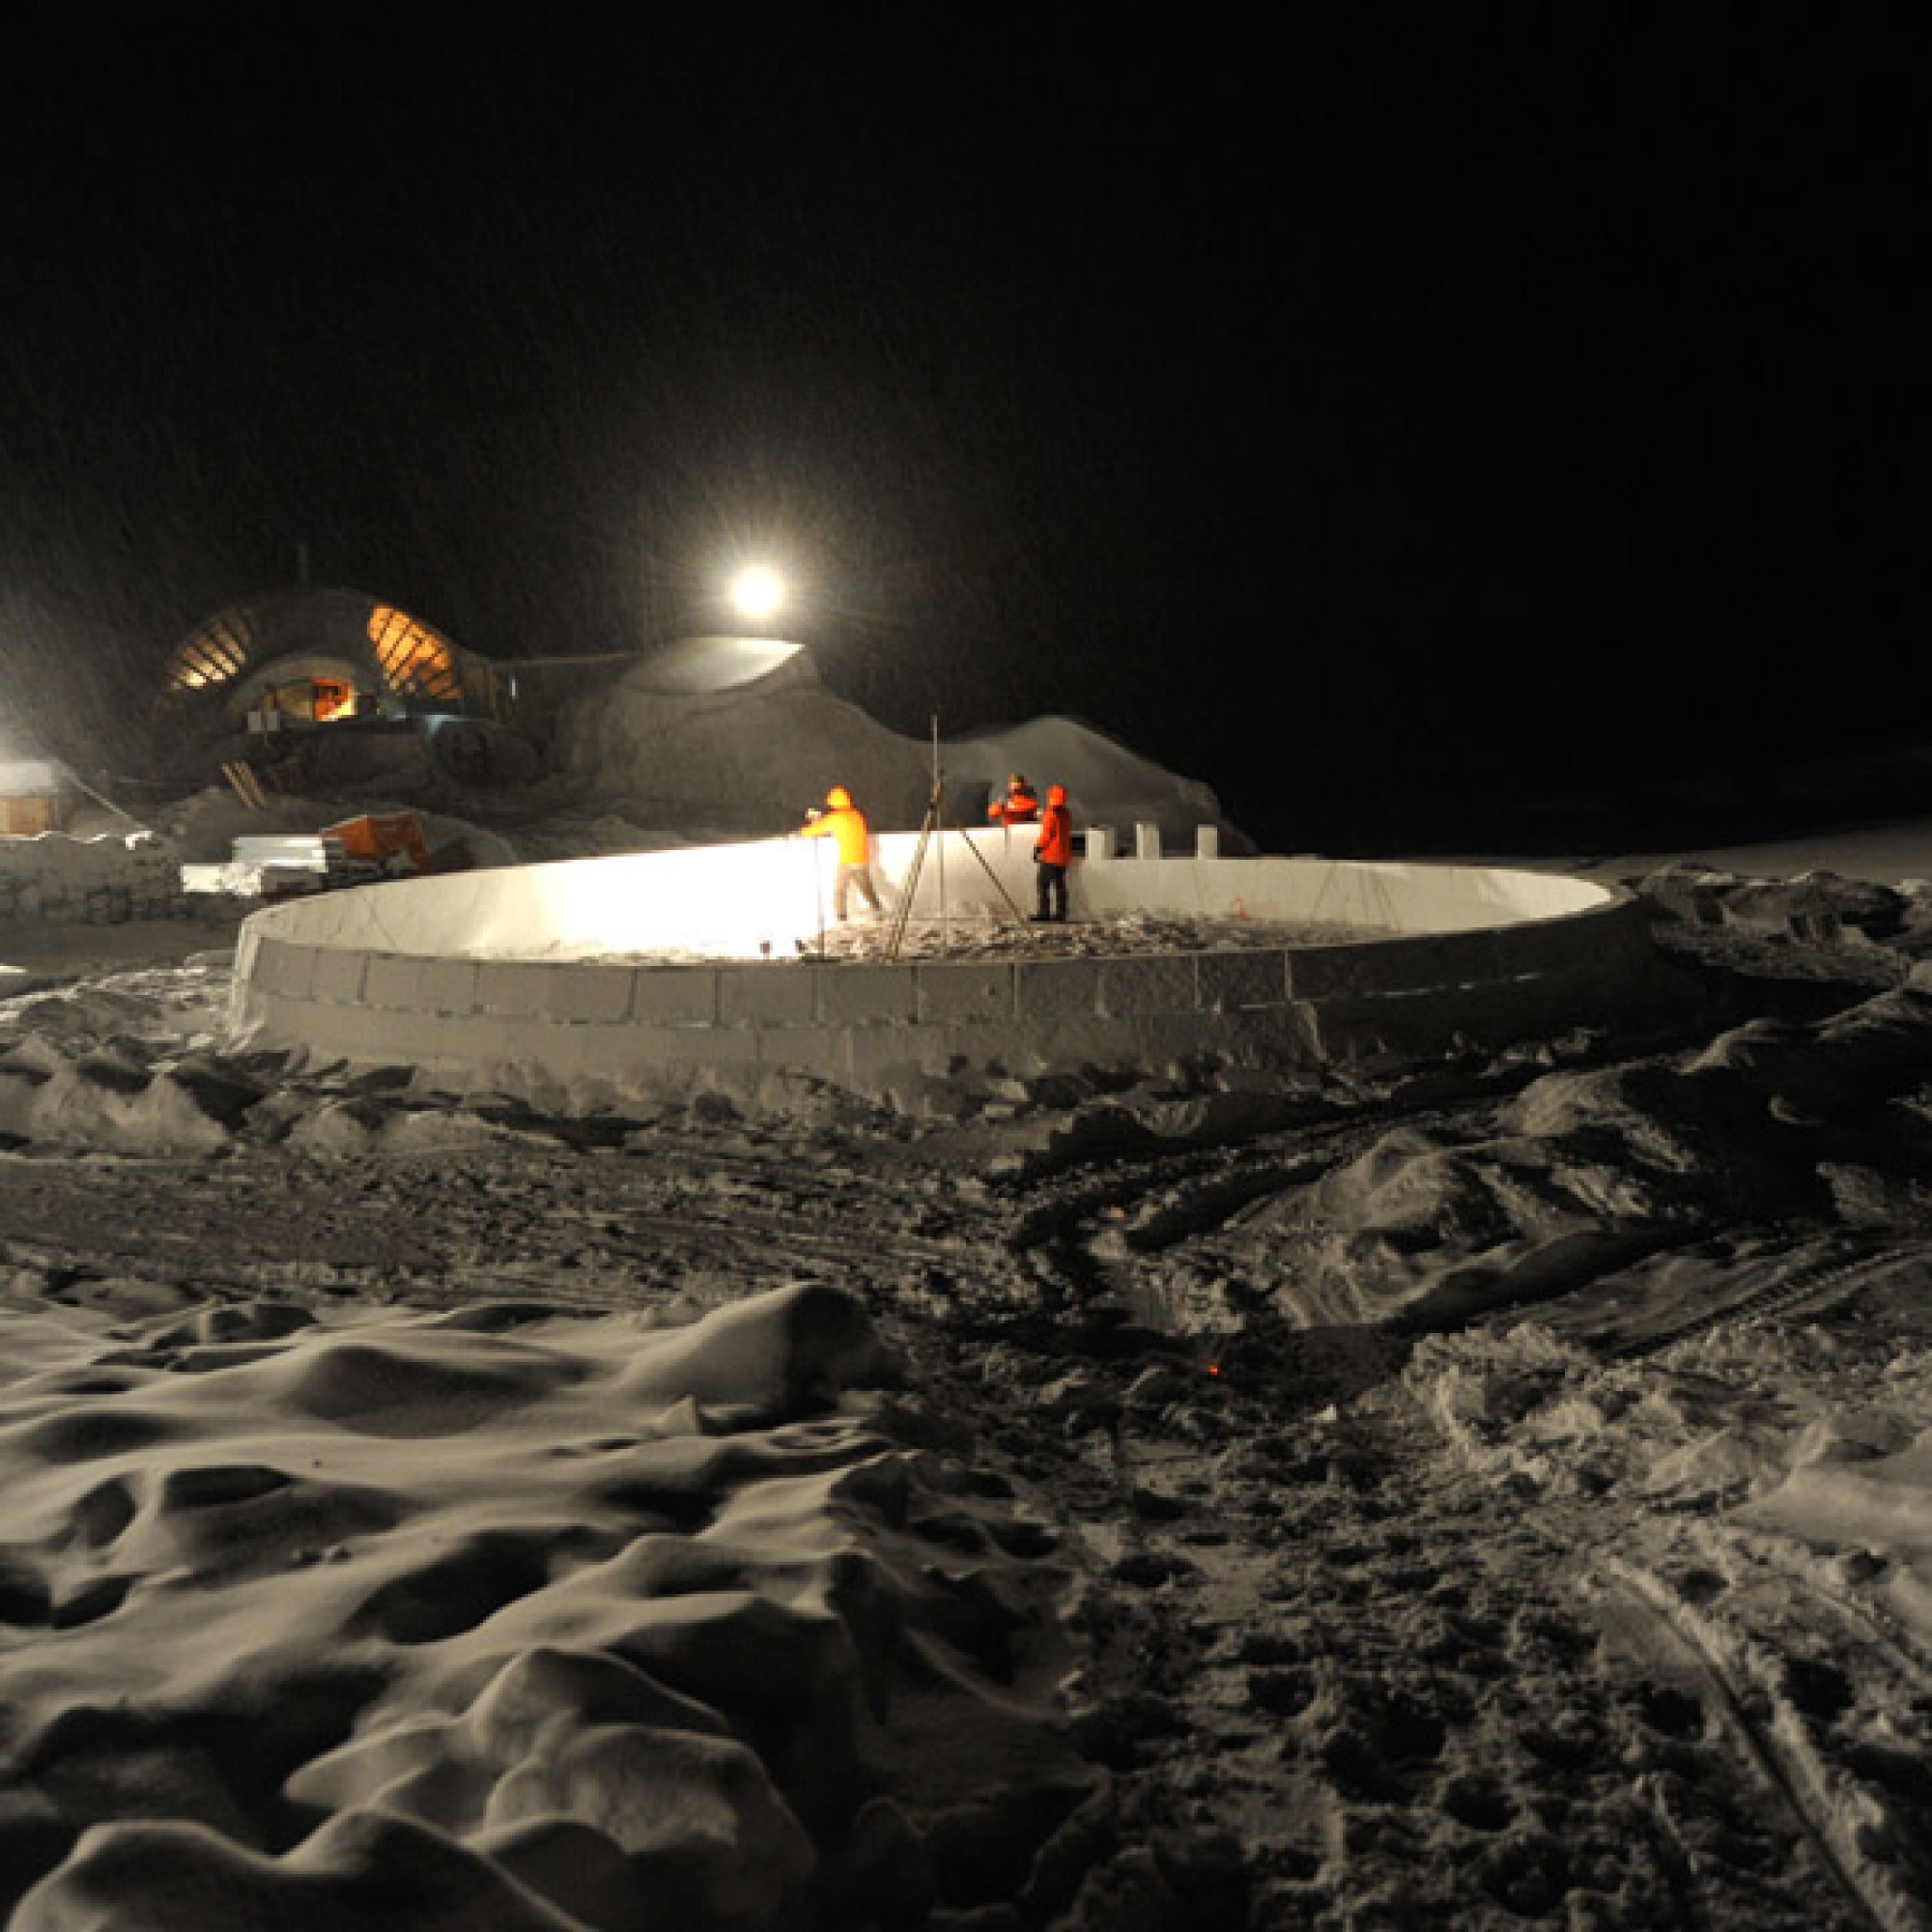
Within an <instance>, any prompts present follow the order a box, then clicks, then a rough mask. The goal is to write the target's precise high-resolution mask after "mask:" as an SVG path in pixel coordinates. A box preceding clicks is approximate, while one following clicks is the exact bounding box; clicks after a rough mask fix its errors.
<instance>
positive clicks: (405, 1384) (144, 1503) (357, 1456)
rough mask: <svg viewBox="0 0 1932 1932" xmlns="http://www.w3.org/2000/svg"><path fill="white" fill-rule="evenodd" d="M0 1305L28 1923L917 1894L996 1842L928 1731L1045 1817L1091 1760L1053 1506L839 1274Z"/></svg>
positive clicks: (13, 1814)
mask: <svg viewBox="0 0 1932 1932" xmlns="http://www.w3.org/2000/svg"><path fill="white" fill-rule="evenodd" d="M216 1318H218V1319H216ZM0 1336H4V1338H5V1342H6V1346H5V1347H4V1348H3V1349H0V1361H5V1362H6V1363H7V1364H8V1365H9V1366H8V1369H7V1371H6V1374H5V1385H4V1386H0V1474H4V1479H5V1483H6V1488H7V1493H8V1497H9V1513H10V1528H11V1535H12V1537H13V1538H14V1540H13V1541H12V1542H10V1543H9V1545H8V1547H7V1549H6V1551H5V1552H4V1554H0V1616H4V1620H5V1622H6V1623H8V1624H9V1625H12V1626H14V1627H16V1634H24V1633H32V1632H38V1633H41V1634H52V1633H55V1632H58V1633H59V1639H58V1641H57V1642H43V1643H40V1644H39V1645H38V1646H37V1648H36V1651H35V1662H34V1666H33V1668H32V1669H31V1670H28V1671H23V1672H21V1673H20V1674H19V1680H18V1682H17V1683H16V1685H15V1687H14V1689H15V1695H14V1698H13V1700H12V1703H11V1706H10V1713H9V1718H10V1721H9V1724H8V1726H7V1731H6V1737H5V1740H4V1742H0V1766H4V1772H3V1773H0V1775H4V1777H5V1784H6V1789H7V1790H8V1792H9V1793H10V1798H9V1811H8V1823H9V1827H10V1839H9V1858H8V1860H7V1861H6V1862H5V1869H4V1872H0V1914H4V1913H5V1912H6V1911H7V1910H8V1909H9V1908H10V1907H11V1908H12V1909H13V1915H14V1916H13V1917H12V1918H9V1919H8V1923H9V1924H11V1925H13V1926H15V1927H18V1928H21V1932H66V1928H70V1927H78V1926H81V1925H99V1924H104V1923H108V1922H112V1923H115V1924H121V1925H136V1924H141V1925H146V1924H159V1923H162V1922H166V1923H169V1924H177V1925H190V1924H193V1925H203V1924H207V1925H213V1924H215V1923H220V1924H222V1925H232V1926H238V1927H240V1926H251V1927H262V1928H268V1927H275V1928H279V1932H307V1928H316V1932H323V1928H327V1932H335V1928H338V1927H342V1926H345V1925H348V1924H351V1923H363V1922H366V1919H365V1917H364V1914H365V1912H366V1909H367V1903H366V1902H367V1900H369V1899H370V1898H371V1897H381V1898H382V1899H383V1900H384V1902H385V1916H384V1919H383V1922H384V1924H403V1923H408V1924H412V1925H430V1924H436V1925H457V1924H463V1925H490V1926H528V1927H531V1928H537V1927H546V1928H554V1932H565V1928H570V1927H580V1928H582V1927H586V1926H615V1925H637V1926H642V1925H645V1924H652V1925H658V1924H663V1925H676V1926H680V1927H685V1928H689V1932H728V1928H753V1927H764V1926H769V1925H775V1924H778V1923H781V1922H785V1923H790V1922H794V1916H795V1922H799V1923H804V1922H807V1920H808V1919H809V1920H810V1922H811V1923H814V1924H832V1923H843V1924H856V1923H861V1922H866V1923H883V1922H888V1920H890V1922H893V1923H912V1922H915V1920H914V1918H910V1917H905V1916H903V1915H904V1913H905V1911H906V1909H907V1908H908V1907H913V1906H918V1907H922V1908H923V1906H924V1905H926V1904H929V1903H930V1902H931V1900H932V1898H933V1896H934V1891H935V1882H934V1876H933V1873H934V1866H935V1861H941V1860H948V1861H971V1860H972V1859H974V1858H976V1857H979V1858H993V1857H1010V1856H1011V1855H1012V1850H1011V1846H1010V1843H1009V1841H1010V1838H1011V1834H1012V1833H1013V1831H1014V1829H1015V1827H1014V1825H1013V1823H1012V1820H1011V1819H1010V1818H1008V1817H1006V1816H1004V1815H1003V1816H1002V1817H1001V1818H1000V1819H998V1820H994V1819H992V1818H991V1817H990V1816H985V1817H981V1816H979V1815H978V1814H977V1813H975V1812H974V1811H973V1809H972V1807H971V1806H963V1805H962V1804H961V1802H960V1794H959V1793H958V1792H957V1791H956V1790H955V1788H954V1786H955V1783H956V1781H957V1773H956V1770H955V1768H954V1767H953V1766H952V1764H951V1762H950V1760H949V1754H948V1752H947V1751H946V1750H945V1749H944V1748H940V1747H938V1743H939V1740H941V1739H948V1738H954V1737H959V1736H964V1735H971V1736H972V1737H973V1738H974V1740H975V1742H976V1749H977V1751H978V1752H980V1753H983V1752H986V1751H988V1750H990V1752H991V1761H992V1762H993V1763H994V1764H995V1765H996V1766H997V1767H998V1768H999V1771H1000V1773H1001V1779H1002V1783H1003V1784H1004V1785H1006V1786H1007V1787H1008V1788H1009V1794H1010V1795H1011V1796H1012V1797H1013V1798H1015V1799H1017V1798H1018V1797H1020V1796H1022V1795H1024V1796H1025V1797H1026V1798H1027V1801H1028V1804H1029V1805H1030V1808H1031V1812H1032V1818H1033V1823H1032V1825H1031V1827H1030V1830H1029V1833H1028V1834H1027V1840H1026V1843H1025V1844H1024V1845H1023V1846H1022V1847H1021V1850H1022V1851H1025V1850H1027V1849H1030V1847H1031V1845H1032V1844H1033V1843H1037V1840H1038V1839H1039V1838H1040V1837H1043V1836H1044V1835H1045V1833H1047V1832H1048V1831H1049V1830H1051V1829H1052V1827H1053V1825H1054V1824H1055V1823H1057V1822H1058V1820H1059V1819H1060V1818H1061V1817H1063V1816H1064V1815H1065V1811H1066V1810H1067V1808H1068V1807H1069V1805H1070V1804H1071V1803H1072V1802H1073V1800H1074V1799H1075V1798H1076V1797H1078V1796H1079V1795H1082V1794H1083V1793H1084V1791H1085V1790H1086V1789H1087V1788H1088V1787H1089V1786H1090V1785H1091V1783H1092V1774H1091V1772H1088V1771H1086V1770H1085V1769H1083V1767H1082V1766H1081V1764H1080V1762H1079V1760H1078V1759H1077V1758H1076V1757H1075V1756H1074V1755H1073V1754H1072V1751H1071V1749H1070V1747H1069V1746H1068V1745H1067V1744H1066V1742H1065V1738H1064V1736H1063V1731H1064V1723H1063V1720H1062V1719H1061V1718H1060V1716H1059V1703H1058V1698H1057V1694H1056V1691H1057V1685H1058V1681H1059V1677H1060V1674H1061V1673H1062V1672H1063V1671H1064V1669H1065V1646H1064V1639H1063V1638H1061V1637H1060V1636H1059V1635H1058V1634H1057V1632H1058V1620H1057V1616H1056V1614H1055V1612H1054V1606H1055V1605H1056V1603H1057V1602H1058V1600H1059V1597H1060V1595H1061V1593H1062V1591H1063V1590H1064V1588H1065V1571H1064V1567H1063V1564H1062V1562H1061V1559H1060V1558H1059V1557H1058V1555H1057V1554H1056V1552H1055V1548H1054V1547H1053V1546H1054V1541H1055V1540H1054V1539H1053V1538H1052V1537H1051V1536H1050V1535H1048V1534H1047V1533H1046V1532H1045V1531H1044V1530H1043V1528H1042V1527H1041V1526H1039V1525H1037V1524H1032V1523H1030V1522H1026V1521H1023V1520H1021V1519H1020V1518H1019V1517H1018V1516H1017V1514H1016V1513H1015V1509H1014V1506H1013V1505H1012V1504H1011V1503H1010V1502H1009V1501H1008V1500H1005V1499H1002V1498H1000V1497H993V1496H988V1495H986V1494H984V1493H983V1492H980V1493H976V1492H975V1491H974V1488H973V1486H972V1485H971V1484H970V1483H969V1482H968V1480H967V1478H966V1475H965V1472H963V1471H961V1470H959V1469H957V1468H955V1467H954V1466H952V1464H950V1463H947V1462H946V1461H945V1460H944V1459H942V1458H941V1457H939V1456H936V1455H934V1454H933V1453H932V1452H931V1451H929V1450H926V1449H923V1448H920V1447H917V1446H915V1445H914V1443H913V1442H911V1441H901V1440H900V1439H898V1436H897V1435H895V1429H896V1428H898V1427H900V1423H901V1418H900V1414H899V1410H898V1408H897V1406H896V1405H897V1403H898V1400H899V1399H898V1398H896V1397H895V1395H893V1394H892V1393H891V1391H890V1389H889V1387H888V1386H887V1385H888V1384H890V1383H891V1382H892V1381H893V1380H895V1379H896V1378H897V1375H896V1371H895V1364H894V1363H893V1361H892V1359H891V1357H890V1355H889V1354H888V1352H887V1351H886V1350H885V1349H884V1348H883V1347H882V1346H881V1345H880V1343H879V1341H878V1338H877V1337H876V1335H875V1334H874V1333H873V1330H872V1328H871V1324H870V1322H869V1321H868V1319H867V1316H866V1315H865V1313H864V1312H863V1310H862V1309H861V1307H860V1306H859V1304H858V1303H857V1302H856V1301H854V1300H852V1299H850V1298H848V1297H847V1296H846V1295H844V1294H843V1293H840V1292H838V1291H837V1290H834V1289H832V1288H829V1287H825V1286H816V1285H810V1284H804V1285H797V1286H794V1287H790V1288H783V1289H779V1290H776V1291H772V1292H768V1293H763V1294H758V1295H754V1296H752V1297H749V1298H747V1299H745V1300H742V1301H740V1302H738V1303H736V1304H735V1305H733V1306H730V1307H726V1308H724V1309H721V1310H719V1311H718V1312H716V1313H714V1314H712V1315H709V1316H706V1317H703V1318H701V1319H699V1320H698V1321H696V1322H695V1323H692V1324H689V1325H686V1326H683V1327H658V1326H656V1325H654V1324H653V1323H651V1322H650V1321H647V1320H643V1319H640V1318H639V1317H637V1316H635V1315H624V1316H620V1315H611V1316H604V1317H597V1318H584V1317H580V1316H573V1315H565V1314H558V1313H555V1312H554V1311H552V1310H547V1309H544V1308H542V1307H540V1306H530V1305H524V1304H514V1303H498V1304H479V1305H476V1306H471V1307H468V1308H464V1309H462V1310H460V1311H458V1312H455V1313H451V1314H438V1313H425V1312H423V1311H420V1310H416V1311H408V1312H404V1311H397V1310H382V1311H374V1310H363V1311H359V1312H358V1311H342V1312H341V1313H340V1314H336V1313H334V1312H330V1313H329V1314H327V1315H324V1316H322V1317H319V1318H318V1317H316V1316H313V1315H311V1314H310V1313H308V1312H307V1311H306V1310H304V1309H301V1308H299V1307H296V1306H292V1305H289V1304H285V1303H278V1302H275V1301H273V1300H268V1299H265V1300H262V1301H259V1302H256V1303H253V1304H248V1305H244V1306H240V1307H238V1306H235V1305H232V1304H231V1305H227V1306H219V1305H214V1306H211V1307H207V1308H202V1309H199V1310H195V1309H183V1310H179V1311H174V1312H164V1313H161V1314H158V1315H153V1316H149V1317H147V1318H145V1319H143V1320H139V1321H133V1322H128V1321H116V1320H114V1319H113V1318H112V1316H111V1315H109V1314H108V1313H107V1312H105V1311H101V1310H97V1309H78V1308H62V1307H58V1306H53V1305H49V1304H46V1303H44V1302H36V1301H35V1300H33V1299H32V1298H30V1297H24V1296H19V1295H11V1294H10V1295H7V1296H4V1297H0ZM904 1427H905V1428H906V1429H908V1430H909V1431H910V1432H911V1434H912V1435H914V1436H917V1435H919V1434H921V1433H923V1432H921V1430H920V1429H919V1427H918V1425H917V1424H916V1422H913V1421H912V1420H911V1419H910V1418H909V1417H908V1418H906V1419H904ZM982 1487H983V1486H982ZM987 1761H988V1760H987V1758H986V1757H985V1756H983V1755H976V1757H975V1760H974V1762H975V1765H976V1767H978V1766H980V1765H983V1764H984V1763H986V1762H987ZM888 1794H890V1795H889V1796H888ZM23 1890H24V1893H25V1895H24V1896H21V1892H22V1891H23ZM16 1900H17V1903H15V1901H16ZM404 1900H407V1901H409V1903H408V1906H407V1909H406V1910H402V1909H400V1907H399V1912H398V1916H394V1917H390V1916H386V1910H387V1907H388V1906H390V1905H392V1904H396V1905H399V1902H401V1901H404ZM895 1914H896V1915H898V1916H895ZM923 1916H924V1914H923V1910H921V1911H920V1912H919V1913H918V1918H921V1919H923Z"/></svg>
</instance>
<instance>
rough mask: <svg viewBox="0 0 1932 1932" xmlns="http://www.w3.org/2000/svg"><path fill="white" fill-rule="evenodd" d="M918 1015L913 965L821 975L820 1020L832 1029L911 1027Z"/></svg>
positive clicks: (841, 970)
mask: <svg viewBox="0 0 1932 1932" xmlns="http://www.w3.org/2000/svg"><path fill="white" fill-rule="evenodd" d="M917 1011H918V1005H917V996H916V993H915V981H914V980H913V969H912V967H911V966H910V965H890V966H837V967H827V968H825V969H824V970H822V971H821V972H820V973H819V975H818V1017H819V1018H820V1019H821V1020H822V1021H824V1022H826V1023H827V1024H828V1025H831V1026H877V1025H880V1024H882V1023H896V1024H899V1025H910V1024H911V1023H912V1020H913V1018H914V1017H915V1015H916V1013H917Z"/></svg>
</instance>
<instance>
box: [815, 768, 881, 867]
mask: <svg viewBox="0 0 1932 1932" xmlns="http://www.w3.org/2000/svg"><path fill="white" fill-rule="evenodd" d="M802 829H803V831H804V833H805V836H806V837H807V838H830V839H832V840H833V842H834V843H835V844H836V845H837V846H838V863H839V864H840V865H841V866H864V865H867V864H868V863H869V862H870V860H871V856H872V828H871V827H870V826H869V825H867V823H866V814H865V813H864V812H863V811H861V810H859V808H858V807H857V806H856V805H854V804H853V803H852V794H851V793H850V792H849V791H847V790H846V789H845V787H844V786H843V785H834V786H833V787H832V789H831V790H830V791H829V792H827V793H826V794H825V810H824V811H823V812H821V813H820V814H819V816H818V817H816V818H814V819H812V820H811V821H810V823H809V824H807V825H806V826H804V827H803V828H802Z"/></svg>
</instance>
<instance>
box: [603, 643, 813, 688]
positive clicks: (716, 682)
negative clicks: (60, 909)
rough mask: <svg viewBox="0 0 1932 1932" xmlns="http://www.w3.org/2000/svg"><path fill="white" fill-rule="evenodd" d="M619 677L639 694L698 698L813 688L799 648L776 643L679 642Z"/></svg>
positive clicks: (805, 653)
mask: <svg viewBox="0 0 1932 1932" xmlns="http://www.w3.org/2000/svg"><path fill="white" fill-rule="evenodd" d="M625 676H626V680H627V682H629V683H631V684H632V685H633V686H634V688H635V689H637V690H639V691H656V692H660V693H662V694H663V695H664V696H667V697H699V696H706V695H709V694H712V693H717V692H725V691H743V690H745V689H746V688H747V687H748V686H750V685H754V684H755V685H760V686H762V687H764V688H765V689H766V690H770V689H772V688H773V687H774V686H776V685H780V684H785V685H811V686H815V685H816V684H817V683H818V667H817V665H816V664H814V663H813V662H812V657H811V653H810V651H809V650H807V649H806V647H805V646H804V645H803V644H794V643H787V642H785V641H784V640H783V639H780V638H731V637H717V638H681V639H678V641H677V642H676V643H674V644H667V645H666V646H665V648H664V649H663V650H661V651H653V652H652V653H651V655H650V656H649V657H648V658H645V659H644V660H642V661H641V662H640V663H639V665H638V666H637V667H636V668H635V669H633V670H631V671H628V672H626V673H625Z"/></svg>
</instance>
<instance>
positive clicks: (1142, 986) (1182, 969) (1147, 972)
mask: <svg viewBox="0 0 1932 1932" xmlns="http://www.w3.org/2000/svg"><path fill="white" fill-rule="evenodd" d="M1194 1004H1195V1001H1194V955H1193V954H1192V953H1191V952H1151V953H1148V954H1146V955H1145V956H1144V957H1142V958H1139V959H1103V960H1101V961H1100V1010H1101V1012H1103V1013H1104V1014H1106V1015H1107V1016H1108V1017H1109V1018H1110V1019H1135V1018H1139V1017H1141V1016H1143V1015H1145V1014H1149V1013H1191V1012H1192V1011H1193V1010H1194Z"/></svg>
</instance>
